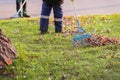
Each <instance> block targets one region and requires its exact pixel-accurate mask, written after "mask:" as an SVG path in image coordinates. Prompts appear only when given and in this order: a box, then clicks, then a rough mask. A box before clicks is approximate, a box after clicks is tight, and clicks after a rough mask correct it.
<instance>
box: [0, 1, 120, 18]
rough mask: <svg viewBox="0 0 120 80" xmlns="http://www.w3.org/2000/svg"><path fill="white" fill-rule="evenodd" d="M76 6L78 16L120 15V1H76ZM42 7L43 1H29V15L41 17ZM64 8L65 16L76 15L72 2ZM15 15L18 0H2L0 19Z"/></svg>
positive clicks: (65, 4)
mask: <svg viewBox="0 0 120 80" xmlns="http://www.w3.org/2000/svg"><path fill="white" fill-rule="evenodd" d="M74 4H75V6H76V10H77V14H78V15H94V14H116V13H120V0H75V2H74ZM41 5H42V0H27V12H28V14H29V15H30V16H32V17H40V12H41ZM62 6H63V12H64V16H66V15H74V12H73V7H72V3H71V2H70V0H65V2H64V4H63V5H62ZM51 13H52V12H51ZM15 14H16V0H0V19H6V18H10V17H11V16H13V15H15ZM51 16H52V14H51Z"/></svg>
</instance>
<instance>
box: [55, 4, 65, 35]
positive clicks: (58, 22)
mask: <svg viewBox="0 0 120 80" xmlns="http://www.w3.org/2000/svg"><path fill="white" fill-rule="evenodd" d="M53 11H54V22H55V32H56V33H60V32H62V17H63V12H62V7H61V5H58V6H55V5H54V6H53Z"/></svg>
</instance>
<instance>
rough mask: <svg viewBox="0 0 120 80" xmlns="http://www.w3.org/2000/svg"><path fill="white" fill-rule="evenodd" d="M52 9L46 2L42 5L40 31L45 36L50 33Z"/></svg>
mask: <svg viewBox="0 0 120 80" xmlns="http://www.w3.org/2000/svg"><path fill="white" fill-rule="evenodd" d="M51 9H52V5H47V4H46V3H45V2H44V1H43V4H42V11H41V18H40V31H41V34H44V33H46V32H47V31H48V24H49V16H50V12H51Z"/></svg>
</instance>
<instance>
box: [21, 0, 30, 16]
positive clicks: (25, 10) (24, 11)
mask: <svg viewBox="0 0 120 80" xmlns="http://www.w3.org/2000/svg"><path fill="white" fill-rule="evenodd" d="M24 1H25V0H22V3H24ZM23 17H30V16H29V15H28V14H27V2H25V4H24V5H23Z"/></svg>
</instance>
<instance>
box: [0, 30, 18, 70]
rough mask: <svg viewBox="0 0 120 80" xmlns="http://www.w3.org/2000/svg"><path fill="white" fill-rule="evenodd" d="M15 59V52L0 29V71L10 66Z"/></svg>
mask: <svg viewBox="0 0 120 80" xmlns="http://www.w3.org/2000/svg"><path fill="white" fill-rule="evenodd" d="M16 57H17V51H16V49H15V48H14V46H13V45H12V43H11V40H10V39H9V38H7V37H6V36H5V35H4V34H3V33H2V30H1V29H0V69H2V68H4V67H5V66H6V65H10V64H12V62H13V60H14V59H15V58H16Z"/></svg>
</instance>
